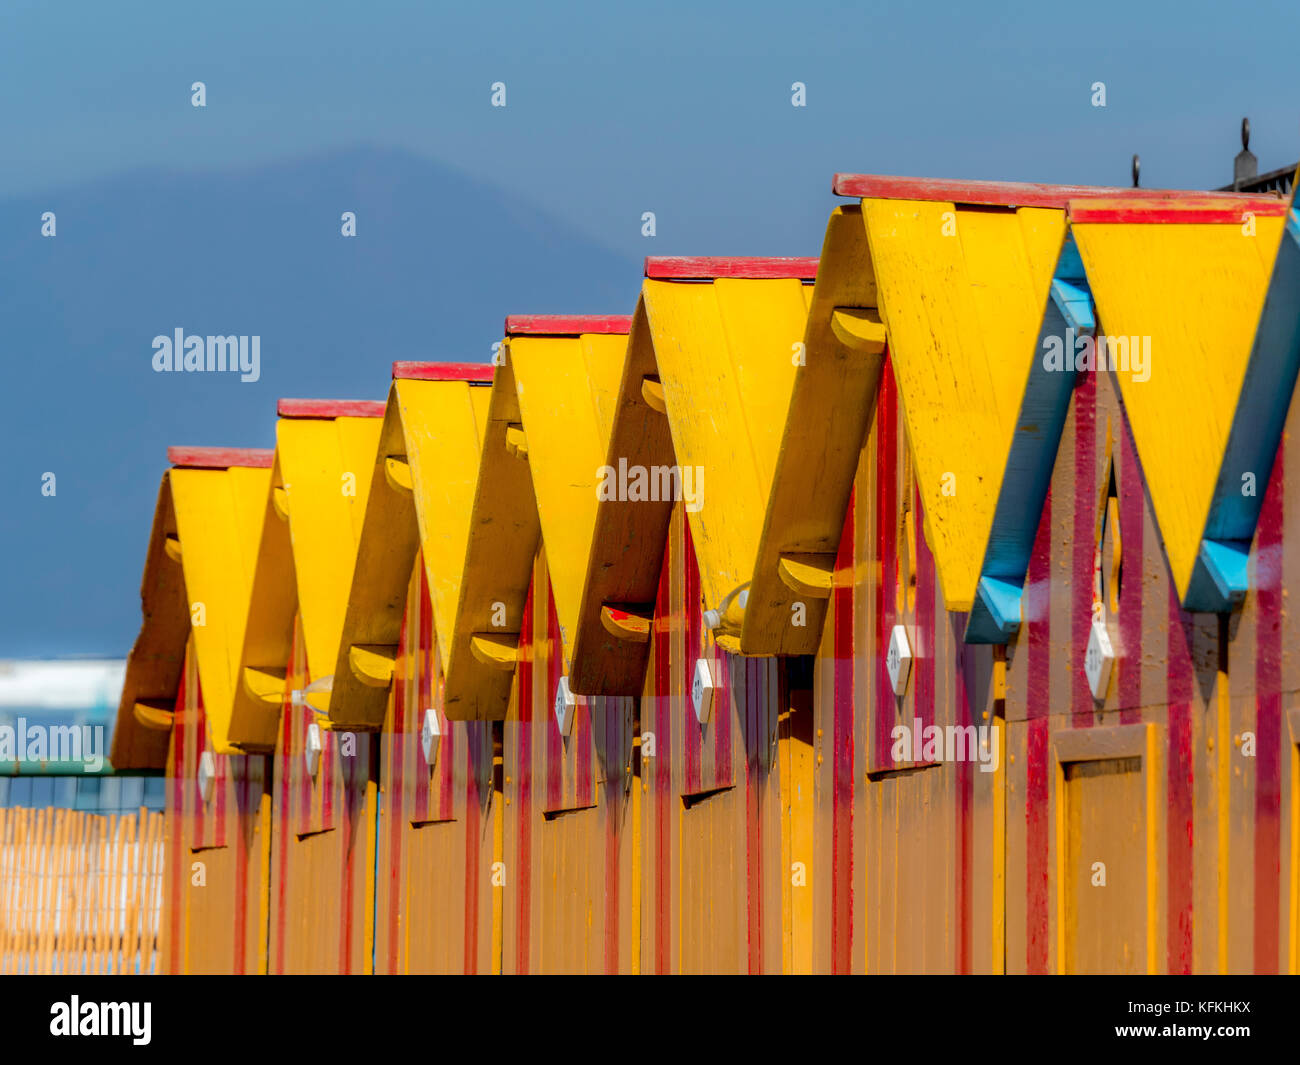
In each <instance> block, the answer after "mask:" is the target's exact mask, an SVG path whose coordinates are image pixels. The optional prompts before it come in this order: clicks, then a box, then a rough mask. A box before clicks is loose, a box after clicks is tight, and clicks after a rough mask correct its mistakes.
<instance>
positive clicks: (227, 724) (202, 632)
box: [171, 466, 271, 754]
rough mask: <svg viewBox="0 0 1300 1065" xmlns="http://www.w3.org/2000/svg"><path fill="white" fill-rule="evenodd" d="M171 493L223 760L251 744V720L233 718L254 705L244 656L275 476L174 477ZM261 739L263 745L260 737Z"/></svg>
mask: <svg viewBox="0 0 1300 1065" xmlns="http://www.w3.org/2000/svg"><path fill="white" fill-rule="evenodd" d="M171 485H172V495H173V499H174V502H175V507H176V521H177V529H178V531H179V533H180V537H181V541H182V542H183V543H185V544H186V550H185V554H184V558H183V561H182V568H183V571H184V574H185V590H186V596H187V599H188V602H189V612H190V621H191V625H192V628H193V632H194V643H195V648H196V651H197V655H198V661H199V675H200V677H201V678H202V685H203V695H204V701H205V706H206V709H207V718H208V725H209V729H210V733H211V737H212V744H213V748H214V750H215V751H216V752H217V753H218V754H233V753H237V752H236V748H235V747H234V744H235V743H242V742H245V740H246V739H248V738H249V737H248V736H247V734H241V732H240V731H239V726H240V725H243V724H245V723H246V722H247V718H241V719H240V720H239V721H235V720H234V719H233V714H234V707H235V704H236V699H237V698H238V699H242V698H247V696H246V695H245V693H244V692H243V684H242V682H241V680H240V674H239V652H240V648H242V647H243V643H244V631H245V625H246V622H247V619H248V608H249V603H250V597H251V589H252V579H253V566H254V560H255V558H256V554H257V548H258V542H259V540H260V533H261V525H262V519H263V518H264V516H265V509H266V500H267V496H268V493H269V492H270V488H271V473H270V468H269V466H268V467H231V468H229V469H214V468H183V469H175V470H173V471H172V473H171ZM249 701H250V702H251V701H252V700H251V699H249ZM259 712H260V708H259ZM232 724H233V725H234V726H235V731H234V732H232ZM255 736H256V738H258V739H262V738H264V737H263V736H262V734H261V733H260V731H259V732H258V733H256V734H255Z"/></svg>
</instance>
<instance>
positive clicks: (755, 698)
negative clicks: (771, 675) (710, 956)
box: [718, 655, 770, 974]
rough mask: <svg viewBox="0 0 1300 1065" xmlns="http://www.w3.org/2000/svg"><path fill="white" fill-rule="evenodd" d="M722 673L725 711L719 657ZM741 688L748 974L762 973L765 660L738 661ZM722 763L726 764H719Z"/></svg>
mask: <svg viewBox="0 0 1300 1065" xmlns="http://www.w3.org/2000/svg"><path fill="white" fill-rule="evenodd" d="M721 657H722V672H723V674H724V676H725V677H726V680H725V681H724V691H723V699H722V708H723V711H724V712H726V711H728V710H729V709H730V707H731V705H732V700H733V698H735V696H734V695H733V694H732V692H731V669H730V668H729V667H730V665H731V663H730V662H729V661H728V658H729V656H728V655H722V656H721ZM736 664H737V666H738V667H739V672H740V674H741V675H742V676H743V677H744V687H743V689H742V690H741V692H740V699H741V700H742V706H743V713H744V715H745V732H744V735H745V737H746V740H747V743H746V752H745V755H746V757H745V765H744V767H743V772H744V774H745V897H746V915H747V917H748V921H747V924H746V929H745V941H746V945H747V948H748V963H749V971H750V973H753V974H757V973H761V972H762V971H763V808H762V790H761V774H762V773H763V769H762V766H763V764H764V763H765V762H766V760H767V727H766V726H767V706H768V699H769V698H770V693H769V692H768V690H767V672H768V663H767V660H766V659H755V658H741V659H739V660H738V661H737V663H736ZM718 731H719V732H722V731H727V732H730V731H731V721H730V714H728V715H727V720H726V721H725V722H723V721H720V722H718ZM720 764H725V763H720Z"/></svg>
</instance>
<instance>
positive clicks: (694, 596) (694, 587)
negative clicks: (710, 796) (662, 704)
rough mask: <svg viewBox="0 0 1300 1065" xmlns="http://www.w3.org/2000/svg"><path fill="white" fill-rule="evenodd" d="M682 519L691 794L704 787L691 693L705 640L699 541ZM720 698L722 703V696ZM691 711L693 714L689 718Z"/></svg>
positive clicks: (687, 767)
mask: <svg viewBox="0 0 1300 1065" xmlns="http://www.w3.org/2000/svg"><path fill="white" fill-rule="evenodd" d="M681 522H682V542H683V545H684V550H683V552H682V563H683V565H682V584H683V590H682V611H683V613H684V614H685V616H684V618H683V619H682V638H683V640H684V641H685V646H684V647H683V654H682V668H683V669H684V671H685V674H684V676H685V692H686V693H687V695H686V698H685V699H684V700H683V704H684V705H683V707H682V709H683V714H682V721H683V727H684V728H685V730H686V731H685V732H684V733H683V736H682V739H683V745H682V746H683V748H684V750H685V762H686V765H685V775H686V781H685V785H684V788H683V790H684V791H685V792H686V793H687V794H688V795H693V794H695V793H696V792H698V791H699V790H700V788H701V772H700V742H701V740H702V738H703V737H702V735H701V733H702V732H703V729H702V728H701V726H700V723H699V722H698V721H696V720H695V713H694V710H693V708H692V706H691V705H690V696H689V693H690V690H691V684H692V682H693V681H694V679H695V661H696V659H697V658H699V657H700V655H701V653H702V652H703V643H702V641H701V636H702V635H703V634H702V632H701V630H702V628H703V618H701V616H700V607H701V603H700V564H699V560H698V559H696V557H695V543H694V541H693V540H692V539H691V522H690V519H689V518H688V517H687V516H686V515H685V514H682V516H681ZM715 657H716V656H715ZM664 682H665V684H666V685H668V686H669V687H671V681H670V678H669V677H664ZM718 701H719V702H720V703H721V702H722V700H721V699H719V700H718ZM687 714H689V715H690V716H689V717H687V716H686V715H687ZM717 716H718V717H721V716H722V714H720V713H719V714H718V715H717ZM715 727H716V725H715Z"/></svg>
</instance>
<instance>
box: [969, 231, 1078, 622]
mask: <svg viewBox="0 0 1300 1065" xmlns="http://www.w3.org/2000/svg"><path fill="white" fill-rule="evenodd" d="M1095 330H1096V314H1095V311H1094V309H1093V301H1092V292H1091V290H1090V289H1089V288H1088V280H1087V277H1086V275H1085V274H1084V272H1083V261H1082V260H1081V259H1080V258H1079V250H1078V248H1077V247H1076V245H1075V243H1074V238H1073V236H1070V235H1067V236H1066V239H1065V244H1064V245H1063V246H1062V248H1061V254H1060V256H1059V257H1058V258H1057V263H1056V270H1055V271H1054V273H1053V278H1052V285H1051V289H1050V296H1049V298H1048V300H1047V305H1046V307H1045V309H1044V312H1043V325H1042V328H1041V329H1040V330H1039V334H1038V351H1037V353H1036V354H1035V357H1034V361H1033V363H1032V364H1031V365H1030V368H1029V380H1028V382H1027V384H1026V385H1025V394H1024V398H1023V400H1022V401H1021V406H1020V414H1019V416H1018V417H1017V419H1016V431H1015V435H1014V436H1013V437H1012V440H1011V452H1010V454H1009V455H1008V457H1007V468H1006V470H1005V472H1004V475H1003V478H1002V494H1001V495H1000V496H999V497H998V503H997V508H996V509H995V510H994V512H993V529H992V531H991V533H990V535H989V544H988V547H987V549H986V550H985V553H984V564H983V565H982V566H981V567H980V581H979V586H978V588H977V589H976V595H975V602H974V605H973V607H972V609H971V612H970V617H969V618H968V619H967V622H966V633H965V641H966V642H967V643H995V644H996V643H1007V642H1008V641H1009V640H1010V639H1011V637H1012V636H1014V635H1015V633H1016V631H1017V629H1018V628H1019V626H1020V617H1021V609H1020V600H1021V595H1022V590H1023V588H1024V584H1025V573H1026V572H1027V571H1028V569H1029V556H1030V554H1031V553H1032V552H1033V548H1034V537H1035V536H1036V535H1037V533H1038V523H1039V520H1040V519H1041V517H1042V514H1043V506H1044V504H1045V503H1046V501H1047V490H1048V487H1049V486H1050V485H1051V483H1052V469H1053V467H1054V466H1055V465H1056V453H1057V450H1058V448H1059V447H1060V443H1061V433H1062V431H1063V430H1064V429H1065V417H1066V414H1067V412H1068V411H1069V409H1070V396H1071V394H1072V393H1073V391H1074V385H1075V379H1076V377H1077V374H1076V372H1075V370H1074V356H1075V351H1074V350H1073V347H1072V344H1071V343H1068V341H1070V340H1071V338H1074V339H1077V338H1079V337H1083V336H1092V335H1093V333H1094V332H1095ZM1053 337H1055V338H1058V339H1059V341H1060V343H1061V344H1062V346H1063V347H1064V354H1065V356H1066V363H1065V367H1064V368H1062V369H1049V368H1048V366H1047V359H1046V354H1047V341H1048V340H1049V338H1053Z"/></svg>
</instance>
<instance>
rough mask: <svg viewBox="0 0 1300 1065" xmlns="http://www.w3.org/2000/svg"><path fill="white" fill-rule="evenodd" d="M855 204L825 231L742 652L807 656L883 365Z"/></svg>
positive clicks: (814, 642)
mask: <svg viewBox="0 0 1300 1065" xmlns="http://www.w3.org/2000/svg"><path fill="white" fill-rule="evenodd" d="M876 302H877V299H876V279H875V274H874V273H873V271H872V268H871V256H870V253H869V251H868V248H867V234H866V230H865V228H864V226H863V222H862V209H861V207H860V206H859V205H858V204H851V205H846V206H843V207H837V208H835V210H834V211H833V212H832V214H831V217H830V221H829V222H828V223H827V226H826V238H825V241H824V242H823V245H822V254H821V259H820V261H819V265H818V267H817V283H816V285H815V287H814V288H813V294H812V300H811V303H810V305H809V309H808V321H807V326H806V328H805V332H804V338H803V348H802V350H800V351H797V352H796V354H795V357H794V358H793V359H792V360H791V361H792V362H793V363H794V383H793V385H792V388H791V392H790V405H789V409H788V411H787V412H786V415H785V427H784V431H783V433H782V436H781V443H780V446H779V448H778V451H777V459H776V469H775V471H774V473H773V476H772V487H771V491H770V492H769V495H768V500H767V509H766V514H765V515H764V520H763V530H762V533H761V535H760V536H759V542H758V549H757V555H756V562H755V565H754V574H753V583H752V584H751V585H750V588H749V597H748V602H747V603H746V604H745V619H744V624H743V626H742V628H741V633H740V649H741V651H742V652H743V653H745V654H813V653H815V652H816V650H817V646H818V644H819V643H820V641H821V631H822V625H823V623H824V621H825V617H826V608H827V604H828V602H829V596H830V592H831V586H832V574H833V571H834V567H835V556H836V553H837V551H838V550H839V542H840V533H841V531H842V530H843V527H844V514H845V512H846V510H847V509H848V505H849V497H850V495H851V494H852V492H853V478H854V475H855V474H856V472H857V468H858V461H859V457H860V455H861V452H862V444H863V441H864V440H865V438H866V434H867V427H868V426H869V424H870V421H871V413H872V410H873V408H874V405H875V397H876V389H877V388H878V386H879V384H880V372H881V369H882V367H883V366H884V352H885V328H884V323H883V322H882V321H881V319H880V313H879V310H878V309H877V306H876Z"/></svg>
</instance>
